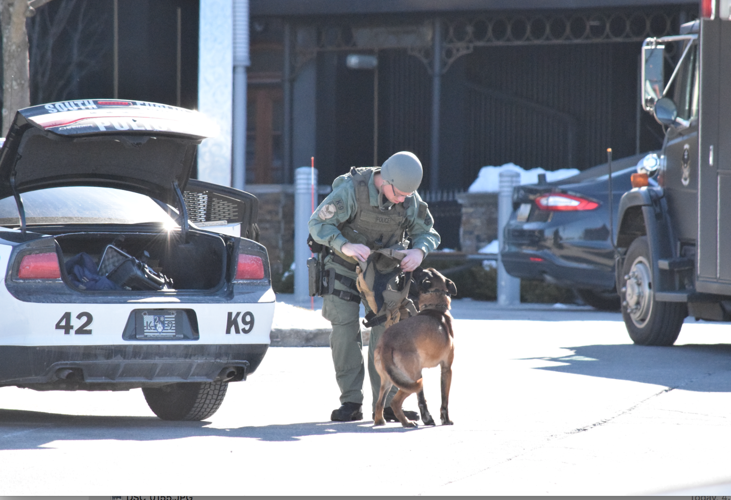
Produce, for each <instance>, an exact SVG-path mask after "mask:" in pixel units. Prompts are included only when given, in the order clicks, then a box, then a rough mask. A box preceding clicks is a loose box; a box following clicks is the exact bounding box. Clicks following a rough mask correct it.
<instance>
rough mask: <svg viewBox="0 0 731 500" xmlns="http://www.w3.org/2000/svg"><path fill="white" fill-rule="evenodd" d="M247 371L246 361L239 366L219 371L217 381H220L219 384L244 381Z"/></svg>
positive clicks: (247, 363)
mask: <svg viewBox="0 0 731 500" xmlns="http://www.w3.org/2000/svg"><path fill="white" fill-rule="evenodd" d="M248 369H249V362H248V361H244V362H243V363H242V364H241V366H227V367H225V368H224V369H223V370H221V371H220V373H219V374H218V377H217V380H220V381H221V382H231V381H239V380H246V372H247V371H248Z"/></svg>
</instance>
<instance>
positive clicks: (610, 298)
mask: <svg viewBox="0 0 731 500" xmlns="http://www.w3.org/2000/svg"><path fill="white" fill-rule="evenodd" d="M576 294H577V295H578V296H579V297H580V298H581V300H583V301H584V303H586V305H589V306H591V307H593V308H594V309H598V310H600V311H619V309H620V307H622V301H621V300H620V298H619V294H618V293H617V292H616V291H614V290H612V291H608V292H600V291H598V290H589V289H588V288H577V289H576Z"/></svg>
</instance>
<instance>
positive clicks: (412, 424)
mask: <svg viewBox="0 0 731 500" xmlns="http://www.w3.org/2000/svg"><path fill="white" fill-rule="evenodd" d="M401 425H403V426H404V427H407V428H412V427H418V426H417V425H416V422H414V421H413V420H406V422H403V423H402V424H401Z"/></svg>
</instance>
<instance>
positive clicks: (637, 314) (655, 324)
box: [620, 236, 687, 346]
mask: <svg viewBox="0 0 731 500" xmlns="http://www.w3.org/2000/svg"><path fill="white" fill-rule="evenodd" d="M622 275H623V278H622V292H621V294H620V296H621V297H622V299H623V302H622V317H623V318H624V324H625V325H626V326H627V331H628V332H629V336H630V338H631V339H632V341H633V342H634V343H635V344H640V345H654V346H669V345H673V343H674V342H675V340H676V339H677V338H678V334H679V333H680V328H681V327H682V326H683V320H684V319H685V316H686V315H687V312H686V311H687V309H686V306H685V304H684V303H680V302H657V301H656V300H655V292H654V290H653V283H652V264H651V263H650V245H649V243H648V242H647V237H646V236H642V237H640V238H637V239H636V240H634V241H633V242H632V244H631V245H630V247H629V250H628V251H627V256H626V258H625V260H624V266H623V267H622Z"/></svg>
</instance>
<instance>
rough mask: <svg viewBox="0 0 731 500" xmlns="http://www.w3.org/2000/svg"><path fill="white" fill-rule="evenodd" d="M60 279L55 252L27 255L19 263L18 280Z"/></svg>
mask: <svg viewBox="0 0 731 500" xmlns="http://www.w3.org/2000/svg"><path fill="white" fill-rule="evenodd" d="M60 278H61V268H60V267H59V265H58V256H57V255H56V253H55V252H49V253H34V254H29V255H26V256H24V257H23V259H22V260H21V261H20V267H19V268H18V279H21V280H57V279H60Z"/></svg>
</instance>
